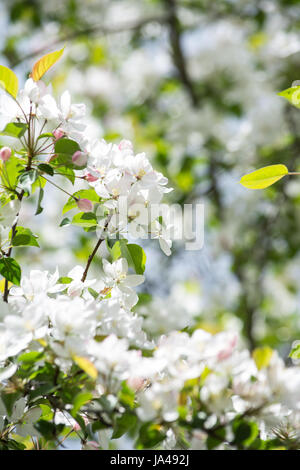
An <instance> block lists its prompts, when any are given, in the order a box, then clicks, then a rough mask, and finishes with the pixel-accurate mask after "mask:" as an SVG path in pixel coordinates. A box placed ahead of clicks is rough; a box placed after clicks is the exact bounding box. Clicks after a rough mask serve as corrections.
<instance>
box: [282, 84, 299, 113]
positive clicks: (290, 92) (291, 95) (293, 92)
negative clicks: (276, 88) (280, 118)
mask: <svg viewBox="0 0 300 470" xmlns="http://www.w3.org/2000/svg"><path fill="white" fill-rule="evenodd" d="M278 96H282V97H283V98H285V99H286V100H288V101H289V103H291V104H293V105H294V106H296V108H300V86H292V87H291V88H287V89H286V90H283V91H281V92H280V93H278Z"/></svg>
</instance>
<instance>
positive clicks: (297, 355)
mask: <svg viewBox="0 0 300 470" xmlns="http://www.w3.org/2000/svg"><path fill="white" fill-rule="evenodd" d="M289 356H290V357H291V358H292V359H300V342H299V341H296V342H295V343H294V344H293V347H292V350H291V352H290V354H289Z"/></svg>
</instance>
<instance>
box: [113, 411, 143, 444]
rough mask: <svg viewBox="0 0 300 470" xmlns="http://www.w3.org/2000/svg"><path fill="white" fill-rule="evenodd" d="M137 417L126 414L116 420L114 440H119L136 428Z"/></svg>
mask: <svg viewBox="0 0 300 470" xmlns="http://www.w3.org/2000/svg"><path fill="white" fill-rule="evenodd" d="M136 422H137V417H136V416H135V415H134V414H132V413H129V412H126V413H124V414H123V415H122V416H120V417H119V418H117V419H116V421H115V425H114V432H113V435H112V437H111V438H112V439H119V438H120V437H121V436H123V434H125V433H126V432H128V431H129V430H130V429H131V428H133V427H134V426H135V424H136Z"/></svg>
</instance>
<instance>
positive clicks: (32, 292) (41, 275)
mask: <svg viewBox="0 0 300 470" xmlns="http://www.w3.org/2000/svg"><path fill="white" fill-rule="evenodd" d="M58 279H59V273H58V269H56V271H55V273H54V274H49V273H48V271H38V270H32V271H30V273H29V277H26V276H24V277H23V278H22V279H21V284H20V287H12V288H11V290H10V295H11V297H10V300H11V301H12V302H14V301H21V302H22V301H32V300H33V299H34V298H35V297H36V296H37V295H39V294H55V293H57V292H61V291H62V290H63V289H64V288H65V286H63V285H61V284H57V281H58Z"/></svg>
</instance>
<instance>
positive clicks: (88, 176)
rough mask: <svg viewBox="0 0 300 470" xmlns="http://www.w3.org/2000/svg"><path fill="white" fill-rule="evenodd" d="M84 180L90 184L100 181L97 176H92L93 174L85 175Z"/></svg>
mask: <svg viewBox="0 0 300 470" xmlns="http://www.w3.org/2000/svg"><path fill="white" fill-rule="evenodd" d="M84 179H85V180H86V181H88V182H89V183H94V182H95V181H97V180H98V178H97V176H94V175H92V174H91V173H87V174H86V175H85V177H84Z"/></svg>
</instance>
